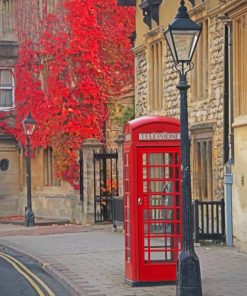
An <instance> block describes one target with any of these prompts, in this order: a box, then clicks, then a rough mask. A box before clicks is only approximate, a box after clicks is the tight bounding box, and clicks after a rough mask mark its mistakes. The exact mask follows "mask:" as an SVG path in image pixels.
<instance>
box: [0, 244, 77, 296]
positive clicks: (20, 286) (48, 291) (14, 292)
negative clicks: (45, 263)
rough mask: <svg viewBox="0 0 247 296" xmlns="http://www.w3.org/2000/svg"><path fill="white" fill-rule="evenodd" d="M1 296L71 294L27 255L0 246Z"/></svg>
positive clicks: (64, 295) (68, 295) (58, 295)
mask: <svg viewBox="0 0 247 296" xmlns="http://www.w3.org/2000/svg"><path fill="white" fill-rule="evenodd" d="M0 279H1V280H0V295H1V296H72V294H70V293H69V292H68V291H67V290H66V289H65V287H63V286H62V285H61V284H60V283H59V282H57V281H56V280H55V279H53V278H52V277H51V276H49V275H48V274H47V273H46V272H44V270H43V269H42V268H41V267H40V266H39V265H38V264H37V262H35V261H34V260H32V259H30V258H29V257H27V256H24V255H22V254H19V253H18V252H16V251H13V250H10V249H7V248H4V247H1V246H0Z"/></svg>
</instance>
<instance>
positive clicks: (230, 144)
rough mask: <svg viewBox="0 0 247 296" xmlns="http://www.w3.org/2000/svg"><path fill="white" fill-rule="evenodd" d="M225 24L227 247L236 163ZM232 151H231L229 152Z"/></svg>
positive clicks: (229, 41) (230, 242)
mask: <svg viewBox="0 0 247 296" xmlns="http://www.w3.org/2000/svg"><path fill="white" fill-rule="evenodd" d="M226 17H227V16H226ZM226 21H227V22H226V24H225V59H224V60H225V74H224V80H225V82H224V88H225V90H224V130H225V132H224V163H225V168H224V183H225V214H226V216H225V224H226V245H227V246H228V247H232V246H233V222H232V183H233V174H232V165H233V161H234V136H233V120H234V118H233V116H234V113H233V53H232V25H231V22H230V21H229V19H227V20H226ZM228 136H229V138H228ZM229 150H230V151H229ZM229 152H230V153H229Z"/></svg>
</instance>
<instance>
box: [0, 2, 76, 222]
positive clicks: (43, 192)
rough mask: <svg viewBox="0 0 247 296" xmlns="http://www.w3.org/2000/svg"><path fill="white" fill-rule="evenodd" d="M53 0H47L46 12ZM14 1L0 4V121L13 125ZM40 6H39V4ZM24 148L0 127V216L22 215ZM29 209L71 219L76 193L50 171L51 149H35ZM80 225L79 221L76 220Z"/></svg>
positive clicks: (51, 167) (45, 214)
mask: <svg viewBox="0 0 247 296" xmlns="http://www.w3.org/2000/svg"><path fill="white" fill-rule="evenodd" d="M56 2H57V1H54V0H51V1H50V3H49V5H48V10H49V12H51V11H54V9H55V4H56ZM15 3H16V2H15V1H14V0H1V1H0V24H1V25H0V122H1V120H3V119H4V120H6V119H7V121H8V123H9V124H10V125H11V124H12V125H14V124H15V83H14V78H13V71H14V66H15V63H16V60H17V54H18V43H17V37H16V35H15V23H14V4H15ZM39 3H40V5H41V4H42V3H41V1H39ZM24 148H25V147H22V146H21V145H20V144H19V143H18V141H17V140H16V139H15V138H14V137H13V136H12V135H9V134H4V133H3V130H1V128H0V216H10V215H24V211H25V206H26V169H25V154H24ZM32 192H33V194H32V195H33V208H34V213H35V215H36V216H37V217H47V218H66V219H70V220H73V219H75V220H76V219H77V218H75V217H74V218H73V214H72V211H74V207H75V206H76V204H77V203H78V204H79V202H80V201H79V193H78V192H77V191H75V190H73V188H72V187H71V186H70V185H69V184H68V183H67V182H64V181H61V180H58V179H57V178H56V177H55V172H54V157H53V153H52V148H47V149H38V150H36V151H35V157H34V158H33V159H32ZM78 222H80V221H78Z"/></svg>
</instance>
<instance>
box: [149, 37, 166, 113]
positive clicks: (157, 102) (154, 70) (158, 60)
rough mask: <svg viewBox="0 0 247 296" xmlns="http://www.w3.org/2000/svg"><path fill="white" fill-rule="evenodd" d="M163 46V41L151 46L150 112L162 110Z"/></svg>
mask: <svg viewBox="0 0 247 296" xmlns="http://www.w3.org/2000/svg"><path fill="white" fill-rule="evenodd" d="M162 46H163V44H162V41H161V40H158V41H155V42H153V43H151V44H150V47H149V49H150V51H149V54H150V76H149V77H150V96H149V98H150V111H161V110H162V107H163V106H162V96H163V58H162V55H163V48H162Z"/></svg>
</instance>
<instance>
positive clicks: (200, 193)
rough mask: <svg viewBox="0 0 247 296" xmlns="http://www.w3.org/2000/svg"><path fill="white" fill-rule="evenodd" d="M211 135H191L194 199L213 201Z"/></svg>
mask: <svg viewBox="0 0 247 296" xmlns="http://www.w3.org/2000/svg"><path fill="white" fill-rule="evenodd" d="M212 135H213V132H211V131H209V132H203V133H194V134H192V137H193V197H194V199H199V200H212V199H213V183H212V182H213V177H212V174H213V172H212Z"/></svg>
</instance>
